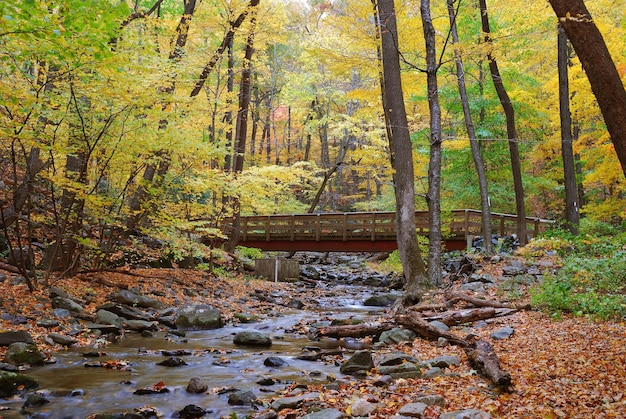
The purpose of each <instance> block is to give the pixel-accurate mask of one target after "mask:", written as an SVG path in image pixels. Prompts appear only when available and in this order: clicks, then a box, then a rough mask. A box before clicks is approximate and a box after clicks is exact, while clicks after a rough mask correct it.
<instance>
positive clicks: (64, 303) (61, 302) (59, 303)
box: [52, 297, 83, 313]
mask: <svg viewBox="0 0 626 419" xmlns="http://www.w3.org/2000/svg"><path fill="white" fill-rule="evenodd" d="M52 308H62V309H65V310H68V311H69V312H71V313H82V312H83V306H81V305H80V304H78V303H77V302H76V301H74V300H72V299H71V298H64V297H54V298H53V299H52Z"/></svg>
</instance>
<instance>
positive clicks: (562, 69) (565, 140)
mask: <svg viewBox="0 0 626 419" xmlns="http://www.w3.org/2000/svg"><path fill="white" fill-rule="evenodd" d="M557 43H558V70H559V114H560V116H561V153H562V154H563V179H564V182H565V220H567V229H568V230H569V231H570V232H571V233H572V234H574V235H578V226H579V224H580V213H579V212H578V203H577V201H578V200H577V199H576V195H577V192H578V191H577V185H576V173H575V167H574V150H573V148H572V116H571V113H570V107H569V80H568V71H567V67H568V65H569V52H568V45H567V44H568V42H567V35H566V34H565V31H564V30H563V27H562V26H561V25H559V34H558V41H557Z"/></svg>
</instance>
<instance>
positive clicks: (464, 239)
mask: <svg viewBox="0 0 626 419" xmlns="http://www.w3.org/2000/svg"><path fill="white" fill-rule="evenodd" d="M442 218H443V220H444V223H445V226H444V237H443V239H444V240H445V244H446V249H448V250H461V249H465V248H467V247H468V245H471V241H472V239H473V238H474V237H475V236H480V235H482V233H481V230H482V215H481V212H480V211H477V210H472V209H462V210H453V211H451V212H445V213H442ZM491 222H492V231H493V234H497V235H499V236H507V235H511V234H514V233H516V232H517V216H516V215H511V214H498V213H492V214H491ZM553 223H554V221H551V220H544V219H540V218H535V217H526V231H527V237H529V238H530V237H535V236H536V235H537V234H538V233H540V232H542V231H544V230H545V229H546V228H547V227H548V226H550V225H551V224H553ZM415 227H416V229H417V233H418V234H419V235H425V236H428V211H416V212H415ZM233 228H234V227H233V222H232V220H227V222H226V224H225V225H224V232H225V233H226V234H227V235H231V234H232V233H233ZM238 245H240V246H246V247H256V248H259V249H262V250H279V251H294V252H295V251H320V252H379V251H391V250H394V249H397V243H396V214H395V212H346V213H323V214H294V215H249V216H241V219H240V226H239V242H238Z"/></svg>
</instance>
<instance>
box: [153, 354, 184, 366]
mask: <svg viewBox="0 0 626 419" xmlns="http://www.w3.org/2000/svg"><path fill="white" fill-rule="evenodd" d="M157 365H161V366H164V367H182V366H184V365H189V364H187V363H186V362H185V361H184V360H182V359H180V358H177V357H175V356H171V357H169V358H167V359H166V360H165V361H161V362H159V363H157Z"/></svg>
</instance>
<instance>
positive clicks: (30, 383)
mask: <svg viewBox="0 0 626 419" xmlns="http://www.w3.org/2000/svg"><path fill="white" fill-rule="evenodd" d="M37 387H39V384H37V382H36V381H35V380H34V379H33V378H31V377H29V376H28V375H24V374H19V373H15V372H7V371H0V397H5V398H6V397H11V396H13V395H15V394H17V393H18V392H20V391H21V390H22V389H23V390H32V389H35V388H37Z"/></svg>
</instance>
